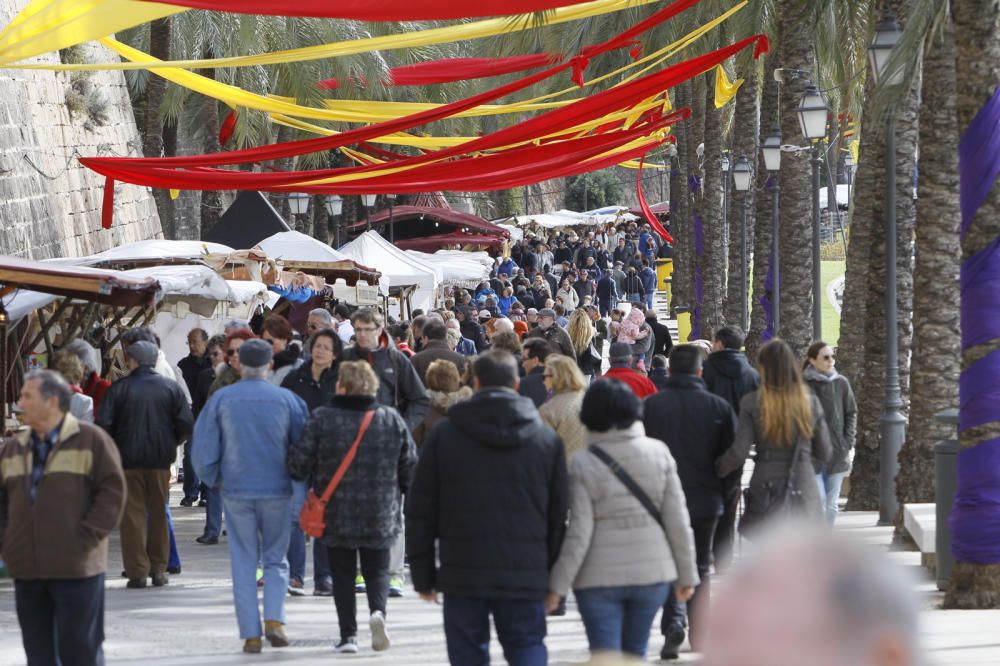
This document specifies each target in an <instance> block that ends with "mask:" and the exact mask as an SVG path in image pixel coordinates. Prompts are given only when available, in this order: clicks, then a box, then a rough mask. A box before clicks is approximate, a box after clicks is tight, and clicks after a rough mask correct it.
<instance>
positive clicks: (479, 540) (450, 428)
mask: <svg viewBox="0 0 1000 666" xmlns="http://www.w3.org/2000/svg"><path fill="white" fill-rule="evenodd" d="M567 504H568V500H567V479H566V459H565V453H564V451H563V446H562V442H561V441H560V440H559V437H558V435H556V433H555V432H554V431H553V430H552V429H551V428H549V427H548V426H547V425H545V424H544V423H543V422H542V420H541V418H540V417H539V415H538V410H536V409H535V408H534V406H533V405H532V404H531V401H530V400H528V399H526V398H523V397H521V396H519V395H517V393H515V392H514V391H512V390H510V389H504V388H490V389H485V390H483V391H480V392H479V393H477V394H476V395H475V396H473V397H472V398H471V399H470V400H467V401H465V402H461V403H459V404H457V405H454V406H453V407H451V409H450V410H449V411H448V417H447V418H446V419H444V420H443V421H441V422H440V423H439V424H438V425H437V427H435V428H434V430H433V431H431V433H430V434H429V435H428V437H427V440H426V441H425V442H424V446H423V448H422V449H421V451H420V461H419V462H418V463H417V469H416V472H415V474H414V478H413V483H412V484H411V486H410V492H409V494H408V495H407V502H406V550H407V554H408V556H409V561H410V573H411V575H412V577H413V586H414V587H415V588H416V589H417V591H418V592H429V591H431V590H437V591H440V592H444V593H445V594H453V595H456V596H462V597H472V598H482V599H531V600H536V601H540V600H541V599H543V598H544V597H545V594H546V592H548V582H549V581H548V578H549V569H550V567H551V566H552V565H553V564H554V563H555V561H556V558H557V557H558V555H559V548H560V546H561V545H562V540H563V535H564V533H565V529H566V519H567ZM435 546H436V548H435ZM437 561H439V562H440V565H439V566H438V565H437V563H436V562H437Z"/></svg>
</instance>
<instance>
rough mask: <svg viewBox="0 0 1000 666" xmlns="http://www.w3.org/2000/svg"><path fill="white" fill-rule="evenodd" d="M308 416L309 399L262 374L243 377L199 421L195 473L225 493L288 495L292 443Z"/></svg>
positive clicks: (215, 398)
mask: <svg viewBox="0 0 1000 666" xmlns="http://www.w3.org/2000/svg"><path fill="white" fill-rule="evenodd" d="M308 419H309V408H308V407H307V406H306V403H305V401H303V400H302V398H300V397H298V396H297V395H295V394H294V393H292V392H291V391H289V390H288V389H284V388H280V387H277V386H274V385H272V384H270V383H268V382H267V381H266V380H263V379H244V380H241V381H239V382H236V383H235V384H233V385H232V386H227V387H226V388H223V389H220V390H218V391H216V392H215V393H214V394H212V397H211V398H209V400H208V402H207V403H206V404H205V408H204V409H203V410H202V411H201V414H199V415H198V421H197V422H196V423H195V435H194V440H193V441H194V442H196V445H195V446H194V447H192V448H193V450H192V458H193V462H194V467H195V472H196V474H197V475H198V478H199V479H201V480H202V482H203V483H205V484H206V485H208V486H209V487H217V486H220V485H221V486H222V488H223V490H222V493H223V495H225V496H226V497H233V498H237V499H270V498H276V497H289V496H291V494H292V483H291V480H290V479H289V477H288V472H287V470H286V460H287V458H288V448H289V447H290V446H291V444H292V443H294V442H297V441H298V439H299V436H300V435H301V434H302V428H303V427H304V426H305V423H306V421H307V420H308Z"/></svg>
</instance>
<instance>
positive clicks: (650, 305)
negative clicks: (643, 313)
mask: <svg viewBox="0 0 1000 666" xmlns="http://www.w3.org/2000/svg"><path fill="white" fill-rule="evenodd" d="M655 295H656V292H655V291H652V290H650V291H647V292H646V307H647V308H648V309H650V310H652V309H653V296H655Z"/></svg>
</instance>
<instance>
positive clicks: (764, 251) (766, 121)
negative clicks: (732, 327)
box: [744, 55, 778, 358]
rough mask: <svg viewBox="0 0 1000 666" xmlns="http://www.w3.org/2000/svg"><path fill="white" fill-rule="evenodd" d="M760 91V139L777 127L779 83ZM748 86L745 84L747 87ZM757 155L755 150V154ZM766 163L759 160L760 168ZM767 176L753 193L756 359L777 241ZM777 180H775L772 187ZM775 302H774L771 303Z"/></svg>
mask: <svg viewBox="0 0 1000 666" xmlns="http://www.w3.org/2000/svg"><path fill="white" fill-rule="evenodd" d="M775 60H776V58H775V56H774V55H768V56H767V58H766V59H765V60H764V63H763V71H764V72H771V71H772V70H773V69H774V62H775ZM760 81H761V88H760V118H761V121H760V126H759V128H758V129H757V130H756V132H757V135H758V136H764V135H765V134H767V133H769V132H770V131H771V129H772V128H773V127H774V124H775V122H776V118H777V115H778V113H777V112H778V84H777V83H776V82H775V81H774V80H773V79H771V78H770V77H767V76H761V78H760ZM744 85H745V84H744ZM754 152H755V153H756V152H757V151H756V150H755V151H754ZM762 162H763V160H760V159H758V160H756V163H757V164H758V165H759V164H761V163H762ZM767 178H768V174H767V173H766V172H765V171H764V170H763V169H760V168H757V169H756V170H755V171H754V184H755V187H754V190H755V191H757V190H759V194H758V196H756V197H755V199H754V206H753V209H752V210H753V211H754V213H755V215H754V219H755V222H754V225H753V228H754V245H753V248H754V254H753V256H754V262H753V268H752V271H753V281H752V282H751V285H752V288H751V292H752V294H753V297H752V299H751V302H750V329H749V330H748V331H747V342H746V347H747V355H748V356H750V358H755V357H756V355H757V349H759V348H760V345H761V344H762V342H763V340H762V336H763V334H764V331H765V330H766V329H767V316H768V313H767V311H766V310H765V308H764V303H763V302H762V299H763V297H764V296H765V295H766V292H767V289H766V286H765V282H766V280H767V273H768V270H769V268H770V265H771V264H770V257H771V254H772V243H773V238H774V224H773V217H774V215H773V206H774V203H773V199H772V193H771V191H770V190H768V189H766V188H764V183H765V182H767ZM773 182H774V181H772V184H773ZM772 303H773V301H772Z"/></svg>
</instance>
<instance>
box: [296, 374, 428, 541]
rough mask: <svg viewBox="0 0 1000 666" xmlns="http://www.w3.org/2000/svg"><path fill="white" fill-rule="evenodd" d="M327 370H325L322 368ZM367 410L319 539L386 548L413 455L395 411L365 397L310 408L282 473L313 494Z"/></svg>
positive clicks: (393, 531) (394, 531) (395, 527)
mask: <svg viewBox="0 0 1000 666" xmlns="http://www.w3.org/2000/svg"><path fill="white" fill-rule="evenodd" d="M328 372H329V371H328ZM367 410H375V416H374V418H373V419H372V422H371V425H370V426H369V427H368V430H367V431H365V434H364V436H363V437H362V439H361V442H360V443H359V444H358V451H357V454H356V455H355V458H354V460H353V461H352V462H351V466H350V467H348V468H347V472H346V473H345V474H344V477H343V478H342V479H341V481H340V485H338V486H337V489H336V490H335V491H334V492H333V497H332V498H331V500H330V502H329V503H328V504H327V505H326V511H325V512H324V517H325V518H326V530H325V531H324V532H323V543H325V544H326V545H327V546H333V547H338V548H388V547H389V546H390V545H392V542H393V541H394V540H395V537H396V535H397V534H399V532H400V530H401V529H402V525H401V524H400V522H401V521H400V515H399V506H400V502H402V494H403V493H405V492H406V490H407V488H408V487H409V483H410V474H411V472H412V470H413V465H414V463H416V460H417V454H416V448H415V447H414V444H413V438H412V437H411V436H410V432H409V430H407V428H406V423H404V422H403V419H402V418H401V417H400V416H399V412H397V411H396V410H395V409H392V408H391V407H382V406H379V404H378V403H377V402H376V401H375V399H374V398H370V397H368V396H344V395H341V396H336V397H334V398H333V403H332V405H331V406H329V407H320V408H319V409H317V410H316V411H314V412H313V414H312V416H311V417H310V418H309V421H308V422H307V423H306V427H305V429H304V430H303V431H302V437H301V438H299V441H298V442H297V443H295V444H293V445H292V446H291V448H290V449H289V450H288V472H289V474H290V475H291V477H292V478H293V479H298V480H301V481H307V482H308V483H309V486H310V488H312V490H313V492H315V493H316V494H317V495H322V494H323V491H325V490H326V486H327V484H329V483H330V479H332V478H333V475H334V473H335V472H336V471H337V468H338V467H339V466H340V463H341V462H342V461H343V459H344V456H346V455H347V452H348V451H349V450H350V448H351V445H352V444H354V438H355V437H356V436H357V434H358V428H359V427H360V426H361V421H362V419H363V418H364V414H365V412H366V411H367Z"/></svg>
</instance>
